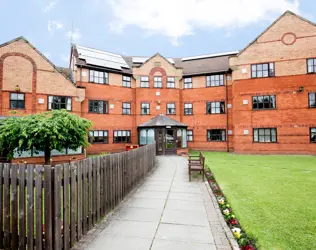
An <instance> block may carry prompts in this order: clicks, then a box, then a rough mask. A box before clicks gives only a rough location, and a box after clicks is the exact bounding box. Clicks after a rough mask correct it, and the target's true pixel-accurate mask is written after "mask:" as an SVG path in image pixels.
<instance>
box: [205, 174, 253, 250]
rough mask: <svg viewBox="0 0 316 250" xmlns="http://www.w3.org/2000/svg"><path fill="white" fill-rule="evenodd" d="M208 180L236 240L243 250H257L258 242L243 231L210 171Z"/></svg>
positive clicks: (207, 176) (207, 175)
mask: <svg viewBox="0 0 316 250" xmlns="http://www.w3.org/2000/svg"><path fill="white" fill-rule="evenodd" d="M205 176H206V179H207V181H208V183H209V185H210V187H211V189H212V191H213V193H214V195H215V196H216V199H217V202H218V205H219V208H220V210H221V212H222V214H223V216H224V219H225V221H226V223H227V225H228V226H229V228H230V229H231V231H232V233H233V235H234V237H235V238H236V240H237V242H238V244H239V246H240V248H241V250H256V249H257V248H256V242H255V240H254V239H252V238H250V237H249V236H247V234H246V232H245V231H244V230H243V229H242V227H241V225H240V224H239V221H238V220H237V218H236V216H235V215H234V213H233V210H232V208H231V206H230V205H229V203H228V201H227V199H226V198H225V196H224V194H223V192H222V190H221V189H220V187H219V186H218V184H217V182H216V179H215V177H214V175H213V173H212V172H211V171H210V170H206V171H205Z"/></svg>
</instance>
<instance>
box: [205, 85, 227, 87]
mask: <svg viewBox="0 0 316 250" xmlns="http://www.w3.org/2000/svg"><path fill="white" fill-rule="evenodd" d="M225 86H226V85H219V86H205V88H216V87H217V88H218V87H225Z"/></svg>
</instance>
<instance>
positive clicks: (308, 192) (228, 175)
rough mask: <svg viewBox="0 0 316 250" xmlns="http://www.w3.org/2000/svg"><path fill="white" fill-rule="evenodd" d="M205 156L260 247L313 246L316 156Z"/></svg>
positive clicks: (315, 229)
mask: <svg viewBox="0 0 316 250" xmlns="http://www.w3.org/2000/svg"><path fill="white" fill-rule="evenodd" d="M204 155H205V156H206V164H207V167H209V168H210V169H211V170H212V171H213V173H214V175H215V178H216V179H217V181H218V183H219V185H220V187H221V188H222V190H223V192H224V194H225V195H226V197H227V199H228V200H229V202H230V203H231V205H232V207H233V210H234V212H235V214H236V215H237V218H238V219H239V221H240V223H241V225H242V226H243V228H244V229H245V230H246V232H247V233H248V234H249V235H252V236H254V237H255V238H257V243H258V245H259V247H260V249H269V250H270V249H271V250H276V249H278V250H279V249H284V250H285V249H286V250H289V249H295V250H297V249H304V250H307V249H316V157H311V156H255V155H235V154H228V153H213V152H205V153H204Z"/></svg>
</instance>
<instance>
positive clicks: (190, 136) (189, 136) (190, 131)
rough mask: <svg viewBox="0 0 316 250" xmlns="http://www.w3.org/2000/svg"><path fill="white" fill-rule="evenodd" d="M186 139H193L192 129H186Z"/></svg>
mask: <svg viewBox="0 0 316 250" xmlns="http://www.w3.org/2000/svg"><path fill="white" fill-rule="evenodd" d="M187 141H193V130H187Z"/></svg>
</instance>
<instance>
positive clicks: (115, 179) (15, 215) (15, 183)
mask: <svg viewBox="0 0 316 250" xmlns="http://www.w3.org/2000/svg"><path fill="white" fill-rule="evenodd" d="M155 155H156V149H155V145H148V146H145V147H141V148H139V149H135V150H132V151H129V152H123V153H118V154H110V155H106V156H99V157H94V158H88V159H85V160H82V161H78V162H74V163H71V164H62V165H56V166H54V167H52V166H41V165H35V166H34V165H17V164H6V163H5V164H3V163H0V211H1V214H0V249H37V250H39V249H48V250H50V249H56V250H57V249H58V250H60V249H70V248H71V247H72V246H73V245H74V243H75V242H76V241H79V240H80V238H81V237H82V236H83V235H85V234H86V233H87V232H88V231H89V230H90V229H91V228H92V227H93V226H94V225H95V224H96V223H98V221H100V220H101V219H102V217H103V216H105V215H106V214H107V213H108V212H110V211H111V210H112V209H113V208H114V207H115V206H116V205H117V204H118V203H119V202H120V201H122V200H123V199H124V197H125V196H126V195H127V194H128V193H129V192H130V190H131V189H133V187H134V186H135V185H136V184H137V183H138V182H139V181H140V180H141V179H142V178H143V177H144V176H145V175H146V174H147V173H148V172H149V171H150V170H151V169H152V168H153V167H154V165H155Z"/></svg>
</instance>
